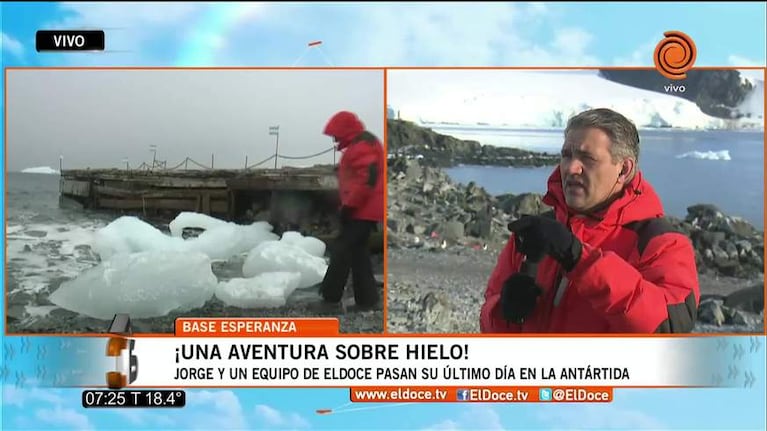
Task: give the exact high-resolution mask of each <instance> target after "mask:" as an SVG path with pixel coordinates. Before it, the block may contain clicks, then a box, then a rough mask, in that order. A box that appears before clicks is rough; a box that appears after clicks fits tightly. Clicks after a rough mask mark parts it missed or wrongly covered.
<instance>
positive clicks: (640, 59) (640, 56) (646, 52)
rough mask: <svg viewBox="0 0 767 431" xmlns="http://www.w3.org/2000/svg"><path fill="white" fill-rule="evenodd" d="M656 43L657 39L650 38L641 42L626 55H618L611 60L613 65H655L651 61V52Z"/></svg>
mask: <svg viewBox="0 0 767 431" xmlns="http://www.w3.org/2000/svg"><path fill="white" fill-rule="evenodd" d="M657 44H658V41H657V40H650V41H648V42H645V43H643V44H642V45H640V46H639V47H637V49H635V50H634V51H632V52H631V53H630V54H629V55H627V56H620V57H618V58H616V59H615V61H613V64H614V65H615V66H642V67H652V66H654V65H655V62H654V61H653V58H652V57H653V53H654V52H655V46H656V45H657Z"/></svg>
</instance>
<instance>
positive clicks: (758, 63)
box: [727, 55, 765, 67]
mask: <svg viewBox="0 0 767 431" xmlns="http://www.w3.org/2000/svg"><path fill="white" fill-rule="evenodd" d="M727 61H728V62H729V63H730V66H746V67H752V66H754V67H765V61H764V60H763V59H762V60H754V59H751V58H746V57H743V56H740V55H730V56H729V57H727Z"/></svg>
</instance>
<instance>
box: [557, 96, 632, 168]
mask: <svg viewBox="0 0 767 431" xmlns="http://www.w3.org/2000/svg"><path fill="white" fill-rule="evenodd" d="M592 127H593V128H597V129H600V130H602V131H603V132H605V133H606V134H607V136H608V137H609V138H610V142H611V143H612V145H610V155H612V158H613V162H618V161H619V160H622V159H625V158H629V157H630V158H633V159H634V160H635V161H636V162H637V163H638V162H639V132H638V131H637V128H636V126H635V125H634V123H632V122H631V120H629V119H628V118H626V117H624V116H623V115H621V114H619V113H617V112H615V111H613V110H611V109H607V108H598V109H590V110H588V111H583V112H581V113H580V114H578V115H576V116H574V117H572V118H570V120H568V121H567V128H565V137H567V135H568V133H570V132H572V131H574V130H583V129H588V128H592Z"/></svg>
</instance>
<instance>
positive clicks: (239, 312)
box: [4, 68, 386, 334]
mask: <svg viewBox="0 0 767 431" xmlns="http://www.w3.org/2000/svg"><path fill="white" fill-rule="evenodd" d="M5 78H6V80H5V83H6V87H5V91H6V110H5V112H6V114H5V115H6V118H5V127H6V135H5V141H4V142H5V146H6V148H5V205H4V206H5V241H6V255H5V268H6V272H5V280H4V282H5V284H4V285H5V304H6V307H5V316H6V332H7V333H8V334H29V333H46V334H70V333H104V332H107V331H108V328H109V325H110V322H111V321H112V319H113V317H114V316H115V314H120V313H126V314H128V315H129V316H130V318H131V324H132V330H133V332H134V333H163V334H169V333H173V332H174V323H175V319H176V318H177V317H255V318H257V317H264V318H279V317H290V318H299V317H337V318H338V319H339V330H340V331H341V332H342V333H379V332H382V331H383V308H384V307H383V303H382V302H383V300H384V298H385V297H386V296H385V294H384V289H385V286H384V283H383V279H384V277H383V274H384V269H383V253H384V245H383V237H384V235H383V229H384V224H383V223H382V220H383V214H384V208H383V207H384V189H385V175H383V169H384V168H383V166H384V165H385V159H384V150H383V147H382V142H383V133H384V119H385V113H384V73H383V70H373V69H357V70H353V69H349V70H346V69H327V70H325V69H311V70H302V69H296V68H292V69H285V70H275V69H268V70H260V69H219V70H211V69H204V70H202V69H132V68H131V69H128V68H116V69H24V68H18V69H14V68H8V69H6V70H5ZM363 162H364V163H367V165H366V166H364V167H360V166H362V165H361V163H363ZM339 173H344V175H339ZM347 274H349V275H357V277H356V279H355V278H354V277H352V276H346V275H347ZM360 274H362V275H360ZM347 281H348V282H347Z"/></svg>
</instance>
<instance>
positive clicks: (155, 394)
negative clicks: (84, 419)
mask: <svg viewBox="0 0 767 431" xmlns="http://www.w3.org/2000/svg"><path fill="white" fill-rule="evenodd" d="M82 398H83V407H85V408H98V407H101V408H127V407H184V406H185V405H186V392H184V391H182V390H146V389H144V390H120V391H114V390H108V389H95V390H85V391H83V397H82Z"/></svg>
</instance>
